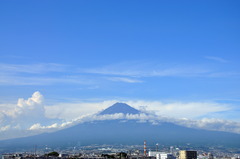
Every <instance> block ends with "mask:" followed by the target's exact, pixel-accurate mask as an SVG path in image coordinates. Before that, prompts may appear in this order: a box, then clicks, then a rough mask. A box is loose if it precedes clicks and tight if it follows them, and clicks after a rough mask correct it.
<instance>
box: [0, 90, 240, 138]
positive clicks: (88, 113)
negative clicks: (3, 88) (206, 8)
mask: <svg viewBox="0 0 240 159" xmlns="http://www.w3.org/2000/svg"><path fill="white" fill-rule="evenodd" d="M116 102H118V101H117V100H107V101H102V102H75V103H56V104H54V105H46V104H45V103H44V97H43V95H42V94H41V93H40V92H38V91H37V92H34V93H33V94H32V96H31V97H30V98H28V99H23V98H19V99H18V101H17V103H16V104H15V105H13V104H12V105H11V104H6V108H5V109H1V111H0V132H1V133H0V139H6V138H11V137H20V136H28V135H33V134H38V133H42V132H51V131H56V130H59V129H63V128H67V127H69V126H73V125H76V124H79V123H84V122H92V121H99V120H116V119H121V120H122V121H128V120H137V122H150V123H151V124H154V125H157V124H161V123H162V122H170V123H174V124H177V125H182V126H186V127H190V128H197V129H206V130H216V131H226V132H233V133H239V134H240V122H239V121H230V120H227V119H218V118H214V117H212V116H211V114H216V113H218V112H223V111H231V110H232V107H231V106H230V105H228V104H220V103H216V102H169V103H163V102H160V101H143V100H132V101H131V100H129V101H122V102H124V103H127V104H129V105H131V106H133V107H135V108H136V109H139V110H141V112H142V113H140V114H122V113H117V114H110V115H99V114H98V112H100V111H102V110H104V109H106V108H107V107H109V106H111V105H113V104H114V103H116ZM0 107H1V108H4V104H1V105H0ZM16 132H17V133H16Z"/></svg>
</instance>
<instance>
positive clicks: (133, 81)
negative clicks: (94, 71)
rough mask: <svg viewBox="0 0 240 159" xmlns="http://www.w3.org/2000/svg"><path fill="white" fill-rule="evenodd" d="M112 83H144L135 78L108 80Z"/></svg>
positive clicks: (113, 78) (111, 78) (112, 78)
mask: <svg viewBox="0 0 240 159" xmlns="http://www.w3.org/2000/svg"><path fill="white" fill-rule="evenodd" d="M107 79H109V80H111V81H116V82H126V83H142V82H143V81H141V80H138V79H133V78H126V77H110V78H107Z"/></svg>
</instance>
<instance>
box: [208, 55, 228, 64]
mask: <svg viewBox="0 0 240 159" xmlns="http://www.w3.org/2000/svg"><path fill="white" fill-rule="evenodd" d="M205 58H206V59H209V60H213V61H217V62H221V63H227V62H228V61H227V60H225V59H223V58H221V57H215V56H205Z"/></svg>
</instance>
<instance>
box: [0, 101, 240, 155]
mask: <svg viewBox="0 0 240 159" xmlns="http://www.w3.org/2000/svg"><path fill="white" fill-rule="evenodd" d="M113 106H114V107H113V108H114V109H110V108H111V107H110V108H109V109H106V110H115V111H112V113H119V112H121V113H123V112H125V113H127V112H126V111H125V109H123V110H119V109H115V108H116V107H117V108H119V105H118V104H117V106H116V105H113ZM115 106H116V107H115ZM131 110H134V108H132V109H131ZM133 112H136V111H133ZM101 113H102V114H101ZM101 113H100V114H99V115H105V114H108V113H109V111H103V112H101ZM143 140H147V142H148V144H155V143H157V142H158V143H162V144H175V145H176V144H177V145H181V144H186V143H192V144H193V145H205V146H206V145H209V146H210V145H211V146H213V145H224V146H229V147H240V142H239V141H240V135H239V134H233V133H226V132H217V131H207V130H200V129H193V128H186V127H183V126H179V125H175V124H173V123H169V122H162V123H161V124H159V125H153V124H151V123H150V122H139V120H125V119H124V120H123V119H122V120H102V121H94V122H85V123H81V124H78V125H75V126H73V127H70V128H66V129H63V130H60V131H57V132H53V133H45V134H41V135H36V136H31V137H25V138H18V139H11V140H5V141H1V144H0V150H1V149H2V151H4V150H7V149H8V148H9V147H11V150H15V151H17V150H19V148H23V147H25V148H32V146H33V145H37V146H38V147H44V146H45V145H48V146H51V147H68V146H75V145H90V144H142V142H143Z"/></svg>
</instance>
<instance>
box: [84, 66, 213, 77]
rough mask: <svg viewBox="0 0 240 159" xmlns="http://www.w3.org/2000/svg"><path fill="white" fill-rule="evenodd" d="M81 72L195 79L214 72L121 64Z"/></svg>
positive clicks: (185, 67) (191, 67)
mask: <svg viewBox="0 0 240 159" xmlns="http://www.w3.org/2000/svg"><path fill="white" fill-rule="evenodd" d="M79 71H80V72H85V73H90V74H100V75H112V76H125V77H135V78H137V77H138V78H140V77H174V76H177V77H194V76H207V75H208V74H209V73H211V72H212V71H211V70H210V69H209V68H205V67H200V66H179V65H178V66H176V65H172V66H171V65H170V66H161V65H158V64H155V65H153V64H148V63H146V64H142V63H141V62H139V63H136V62H134V63H133V64H132V63H122V64H121V63H119V64H114V65H108V66H104V67H100V68H93V69H82V70H79Z"/></svg>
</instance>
